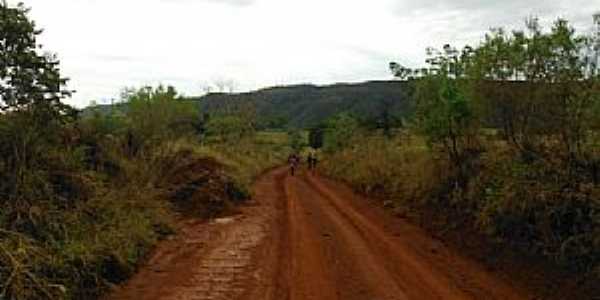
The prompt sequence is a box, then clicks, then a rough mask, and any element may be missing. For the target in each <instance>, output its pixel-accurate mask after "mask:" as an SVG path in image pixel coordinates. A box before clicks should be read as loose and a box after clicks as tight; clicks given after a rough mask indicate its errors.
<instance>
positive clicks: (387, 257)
mask: <svg viewBox="0 0 600 300" xmlns="http://www.w3.org/2000/svg"><path fill="white" fill-rule="evenodd" d="M254 192H255V200H253V201H254V202H253V203H251V204H249V205H247V206H245V207H243V208H242V209H241V214H240V215H238V216H236V217H234V218H230V219H222V220H219V221H217V222H212V223H190V224H188V225H185V226H184V228H185V230H184V231H183V233H182V234H180V235H179V236H178V237H176V238H175V239H173V240H171V241H168V242H165V243H164V244H161V245H160V246H159V247H158V249H157V251H156V254H155V255H154V256H153V257H152V258H151V259H150V260H149V262H148V264H147V265H146V266H145V267H143V268H142V269H141V271H140V272H139V273H138V274H137V275H136V276H135V277H134V278H133V279H132V280H131V281H129V282H128V283H127V284H126V285H124V286H123V287H120V288H118V289H117V290H116V291H115V292H114V293H112V294H111V295H109V296H108V297H107V299H273V300H279V299H292V300H293V299H328V300H329V299H345V300H346V299H349V300H352V299H360V300H385V299H532V298H533V297H532V296H531V295H530V294H529V293H528V292H526V291H523V290H520V289H518V288H516V287H515V286H513V285H512V284H511V283H510V282H508V281H506V279H503V278H502V277H500V276H497V274H494V273H493V272H492V271H489V270H487V269H486V268H485V267H484V266H482V265H480V264H478V263H477V262H475V261H473V260H470V259H468V258H465V257H464V256H462V255H460V254H459V253H457V251H455V250H453V249H451V248H450V247H449V246H447V245H445V244H444V243H443V242H441V241H440V240H438V239H435V238H432V237H430V236H429V235H428V234H427V233H426V232H425V231H423V230H421V229H419V228H418V227H416V226H413V225H411V224H409V223H407V222H405V221H403V220H402V219H399V218H395V217H393V216H390V215H389V214H386V213H384V211H383V210H381V209H380V208H376V207H373V206H371V205H369V203H368V202H367V201H365V199H363V198H361V197H359V196H357V195H355V194H354V193H353V192H352V191H351V190H350V189H348V188H347V187H345V186H343V185H340V184H337V183H335V182H332V181H329V180H324V179H322V178H320V177H318V176H316V175H311V174H306V173H305V174H300V175H297V176H295V177H293V176H289V175H288V174H287V170H286V169H285V168H280V169H277V170H274V171H272V172H270V173H268V174H266V175H264V176H263V177H261V179H260V180H259V181H258V182H257V183H256V186H255V190H254Z"/></svg>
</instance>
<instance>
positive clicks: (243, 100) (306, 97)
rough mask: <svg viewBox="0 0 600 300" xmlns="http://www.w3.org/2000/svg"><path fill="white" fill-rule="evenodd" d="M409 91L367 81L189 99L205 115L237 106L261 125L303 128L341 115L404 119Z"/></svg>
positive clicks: (406, 87)
mask: <svg viewBox="0 0 600 300" xmlns="http://www.w3.org/2000/svg"><path fill="white" fill-rule="evenodd" d="M411 90H412V89H411V86H410V84H409V83H406V82H401V81H371V82H365V83H356V84H334V85H328V86H315V85H295V86H283V87H273V88H266V89H262V90H258V91H254V92H248V93H239V94H225V93H212V94H208V95H206V96H202V97H198V98H191V99H190V100H193V101H198V103H199V105H200V107H201V109H202V111H205V112H209V113H211V112H219V111H222V110H225V109H228V110H231V109H235V108H239V107H242V109H246V108H250V109H254V108H255V109H256V114H257V117H258V121H259V123H260V124H262V125H263V126H267V127H273V125H274V126H278V125H280V124H281V123H282V121H284V120H285V123H286V127H293V128H306V127H310V126H313V125H316V124H318V123H320V122H321V121H323V120H326V119H327V118H329V117H331V116H333V115H336V114H338V113H341V112H349V113H352V114H355V115H356V116H357V117H359V118H361V119H371V120H376V119H379V118H382V117H383V116H384V115H385V114H387V115H388V116H390V117H396V118H401V117H404V116H406V115H407V114H408V113H409V111H410V107H409V106H410V101H409V99H410V94H411Z"/></svg>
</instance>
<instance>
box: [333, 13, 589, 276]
mask: <svg viewBox="0 0 600 300" xmlns="http://www.w3.org/2000/svg"><path fill="white" fill-rule="evenodd" d="M598 20H599V18H596V21H598ZM526 29H527V30H526V31H514V32H512V33H507V32H505V31H504V30H500V29H498V30H493V31H491V32H490V33H489V34H488V35H486V37H485V39H484V40H483V41H482V43H481V44H480V45H478V46H477V47H475V48H472V47H465V48H464V49H463V50H461V51H458V50H456V49H454V48H452V47H451V46H448V45H447V46H445V47H444V48H443V50H442V51H436V50H434V49H430V50H428V53H429V54H430V58H429V59H428V60H427V62H428V63H429V66H428V67H427V68H423V69H418V70H410V69H407V68H404V67H402V66H400V65H398V64H391V67H392V71H393V72H394V73H395V74H396V75H398V76H400V77H403V78H404V79H405V80H408V81H409V82H412V83H413V84H414V85H415V97H414V107H415V111H414V112H415V113H414V116H413V118H412V122H411V123H410V125H409V128H408V129H405V130H399V129H397V130H394V132H395V133H396V134H395V136H394V137H393V138H391V139H390V138H388V137H387V136H385V135H383V134H381V132H379V131H377V133H374V132H372V131H366V130H365V129H363V130H358V131H355V132H354V133H353V142H350V143H347V144H345V145H340V146H342V147H339V148H337V149H336V150H335V151H333V150H332V151H329V154H328V157H327V159H326V160H325V162H324V163H323V165H322V166H323V169H324V170H325V171H326V172H327V173H328V174H330V175H331V176H333V177H336V178H340V179H343V180H345V181H347V182H349V183H351V184H352V185H353V186H355V187H356V188H357V189H359V190H360V191H362V192H365V193H370V194H374V195H378V196H379V197H381V198H382V199H384V200H385V201H386V202H385V203H386V205H388V206H391V207H393V208H394V209H395V210H397V212H398V213H401V214H405V213H406V212H407V211H418V212H425V211H427V212H434V215H436V216H437V218H439V219H441V220H445V222H447V225H448V226H452V225H454V226H462V230H464V231H473V230H474V231H477V232H479V233H481V234H483V235H486V236H487V237H489V240H490V241H494V242H496V243H499V246H501V245H504V246H511V247H514V248H516V249H520V251H523V252H528V253H530V254H533V255H538V256H543V257H545V258H547V259H548V260H549V261H552V262H555V263H557V264H560V265H562V266H565V267H566V268H568V269H570V270H572V271H575V272H578V273H579V274H588V275H590V274H597V275H600V251H599V250H598V249H600V217H599V216H600V202H599V199H600V151H599V149H600V147H598V145H599V142H600V140H599V135H598V132H597V131H598V129H599V127H598V124H599V122H600V115H599V114H598V113H597V112H598V108H599V107H600V77H599V75H600V73H599V66H598V65H597V62H598V56H599V53H598V51H599V49H600V47H598V45H600V40H598V38H597V37H598V36H600V35H596V36H588V35H578V34H577V33H576V32H575V30H574V29H573V28H571V27H570V26H569V24H568V22H566V21H565V20H558V21H556V23H555V24H554V26H553V27H552V28H551V30H549V31H543V30H542V29H541V28H540V26H539V25H538V23H537V21H536V20H535V19H532V20H530V21H528V22H527V28H526ZM341 128H344V130H341ZM327 130H330V131H333V132H334V134H333V136H335V135H336V134H341V135H344V134H345V133H344V131H345V130H346V127H344V126H342V127H335V126H329V127H328V129H326V131H327ZM330 135H331V134H330ZM344 140H347V139H346V138H345V139H344ZM357 141H360V145H359V143H358V142H357ZM329 143H333V144H337V142H336V141H335V138H334V139H333V140H330V141H329ZM324 144H325V145H327V144H328V141H327V134H326V135H325V141H324ZM325 149H327V147H325ZM340 149H341V150H340ZM430 222H433V221H432V220H430Z"/></svg>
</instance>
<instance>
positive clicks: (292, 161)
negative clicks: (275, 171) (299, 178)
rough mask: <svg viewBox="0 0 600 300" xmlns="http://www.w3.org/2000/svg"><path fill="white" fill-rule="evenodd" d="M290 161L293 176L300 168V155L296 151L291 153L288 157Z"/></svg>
mask: <svg viewBox="0 0 600 300" xmlns="http://www.w3.org/2000/svg"><path fill="white" fill-rule="evenodd" d="M288 163H289V164H290V173H291V174H292V176H294V174H295V173H296V169H297V168H298V164H299V163H300V157H299V156H298V154H296V153H292V154H290V156H289V157H288Z"/></svg>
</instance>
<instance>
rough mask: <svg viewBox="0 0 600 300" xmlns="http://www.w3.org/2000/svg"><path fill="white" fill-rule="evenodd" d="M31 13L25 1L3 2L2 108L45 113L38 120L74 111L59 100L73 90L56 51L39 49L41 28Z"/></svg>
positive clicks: (0, 9)
mask: <svg viewBox="0 0 600 300" xmlns="http://www.w3.org/2000/svg"><path fill="white" fill-rule="evenodd" d="M28 13H29V9H27V8H25V7H24V6H23V4H19V5H17V6H16V7H9V6H8V5H7V4H6V1H3V2H0V110H3V111H16V110H28V111H30V112H35V113H36V114H38V115H39V114H42V115H41V116H40V117H39V118H38V121H40V122H43V121H44V120H46V121H47V120H51V119H54V118H57V117H62V116H64V115H65V114H66V113H67V112H72V110H71V109H70V108H69V107H68V106H66V105H64V104H62V103H61V102H60V101H61V99H63V98H65V97H68V96H70V94H71V93H70V92H69V91H68V90H66V87H65V86H66V83H67V79H66V78H63V77H61V76H60V70H59V68H58V63H59V62H58V59H57V58H56V55H53V54H50V53H40V52H41V49H42V46H41V45H39V44H38V43H37V36H38V35H39V34H41V33H42V31H41V30H39V29H37V28H36V26H35V23H34V22H33V21H31V20H30V19H29V17H28Z"/></svg>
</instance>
